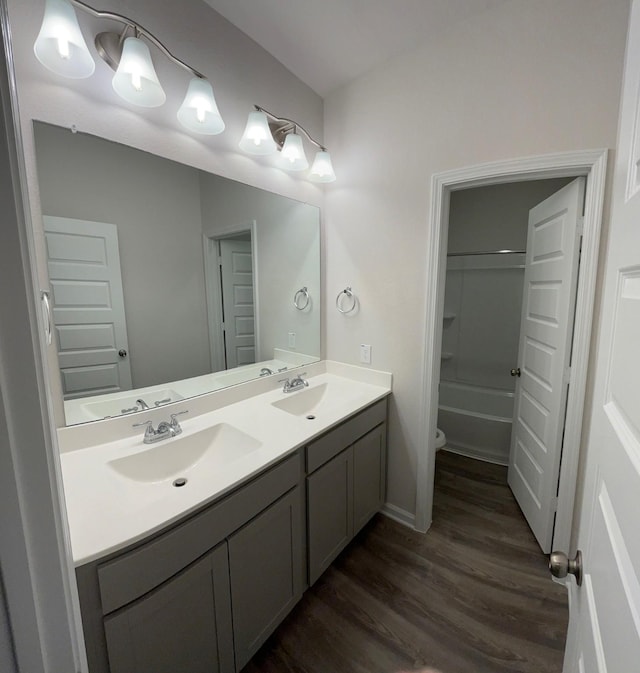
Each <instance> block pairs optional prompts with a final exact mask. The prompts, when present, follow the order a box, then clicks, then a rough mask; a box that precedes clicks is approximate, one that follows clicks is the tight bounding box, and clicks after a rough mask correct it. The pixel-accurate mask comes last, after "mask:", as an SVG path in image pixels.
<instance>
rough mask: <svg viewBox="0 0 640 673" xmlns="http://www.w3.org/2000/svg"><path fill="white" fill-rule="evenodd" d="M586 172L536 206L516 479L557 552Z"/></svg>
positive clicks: (532, 517) (545, 544) (546, 542)
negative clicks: (556, 523)
mask: <svg viewBox="0 0 640 673" xmlns="http://www.w3.org/2000/svg"><path fill="white" fill-rule="evenodd" d="M584 188H585V179H584V178H578V179H577V180H574V181H573V182H572V183H570V184H568V185H566V186H565V187H563V188H562V189H561V190H560V191H558V192H556V193H555V194H553V195H552V196H550V197H549V198H548V199H546V200H545V201H543V202H542V203H540V204H538V205H537V206H536V207H535V208H533V209H532V210H531V212H530V213H529V230H528V236H527V259H526V267H525V276H524V289H523V301H522V319H521V326H520V347H519V354H518V366H519V368H520V370H521V374H522V375H521V378H520V379H519V380H518V383H517V385H516V391H515V404H514V417H513V432H512V437H511V451H510V457H509V477H508V479H509V486H510V487H511V490H512V491H513V493H514V495H515V497H516V500H517V501H518V504H519V505H520V507H521V509H522V511H523V513H524V515H525V517H526V519H527V522H528V523H529V526H530V527H531V529H532V531H533V533H534V535H535V536H536V539H537V540H538V542H539V544H540V546H541V547H542V550H543V551H544V552H550V551H551V539H552V536H553V521H554V517H555V508H556V496H557V492H556V491H557V484H558V474H559V470H560V454H561V451H562V434H563V424H564V412H565V406H566V400H567V386H568V377H567V376H566V370H567V368H568V366H569V358H570V353H571V337H572V333H573V319H574V311H575V296H576V287H577V274H578V262H579V252H580V246H579V242H580V241H579V222H580V220H581V217H582V206H583V201H584Z"/></svg>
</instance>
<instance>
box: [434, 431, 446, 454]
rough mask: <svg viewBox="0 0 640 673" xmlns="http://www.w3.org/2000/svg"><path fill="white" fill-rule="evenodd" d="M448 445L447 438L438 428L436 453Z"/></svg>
mask: <svg viewBox="0 0 640 673" xmlns="http://www.w3.org/2000/svg"><path fill="white" fill-rule="evenodd" d="M446 443H447V437H446V435H445V434H444V432H442V430H440V428H436V451H440V449H441V448H442V447H443V446H444V445H445V444H446Z"/></svg>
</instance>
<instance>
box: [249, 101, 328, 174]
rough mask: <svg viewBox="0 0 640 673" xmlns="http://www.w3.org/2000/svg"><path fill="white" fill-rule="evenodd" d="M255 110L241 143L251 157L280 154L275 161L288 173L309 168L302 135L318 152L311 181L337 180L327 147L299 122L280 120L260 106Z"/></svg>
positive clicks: (311, 172) (312, 168) (251, 113)
mask: <svg viewBox="0 0 640 673" xmlns="http://www.w3.org/2000/svg"><path fill="white" fill-rule="evenodd" d="M254 107H255V110H254V111H253V112H250V113H249V118H248V120H247V125H246V127H245V130H244V134H243V135H242V139H241V140H240V143H239V145H240V149H241V150H243V151H245V152H247V153H248V154H258V155H269V154H275V153H276V152H279V155H278V157H277V159H276V164H277V166H279V167H280V168H282V169H284V170H287V171H303V170H305V169H306V168H308V167H309V162H308V161H307V157H306V155H305V151H304V145H303V143H302V136H304V137H305V138H306V139H307V140H308V141H309V142H310V143H311V144H312V145H314V146H315V147H316V148H317V149H318V151H317V153H316V156H315V159H314V162H313V165H312V166H311V171H310V172H309V180H312V181H313V182H333V181H334V180H335V179H336V174H335V172H334V170H333V166H332V164H331V156H330V155H329V152H328V151H327V148H326V147H324V146H323V145H321V144H320V143H319V142H318V141H317V140H314V139H313V138H312V137H311V135H310V134H309V133H308V132H307V131H306V130H305V129H304V128H303V127H302V126H300V124H298V122H295V121H293V120H292V119H286V118H285V117H277V116H276V115H274V114H272V113H271V112H269V111H268V110H265V109H264V108H262V107H259V106H258V105H255V106H254ZM299 132H301V133H302V135H300V133H299Z"/></svg>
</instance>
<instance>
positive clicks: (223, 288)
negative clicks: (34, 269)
mask: <svg viewBox="0 0 640 673" xmlns="http://www.w3.org/2000/svg"><path fill="white" fill-rule="evenodd" d="M34 134H35V142H36V157H37V168H38V180H39V186H40V198H41V204H42V214H43V226H44V240H45V248H46V254H47V260H46V261H47V269H48V273H49V284H50V304H51V315H52V323H53V337H54V339H55V343H56V348H57V351H58V361H59V368H60V377H61V382H62V390H63V394H64V407H65V417H66V423H67V425H72V424H76V423H84V422H87V421H91V420H98V419H102V418H105V417H111V416H118V415H121V414H129V413H135V412H136V411H140V410H143V409H146V408H147V407H149V408H153V407H155V406H162V405H164V404H167V403H169V402H175V401H178V400H180V399H184V398H186V397H191V396H194V395H199V394H202V393H205V392H209V391H212V390H216V389H220V388H223V387H226V386H229V385H234V384H237V383H241V382H244V381H247V380H250V379H253V378H256V377H259V376H270V375H273V374H281V375H282V372H283V371H285V370H286V369H288V368H291V367H296V366H299V365H304V364H306V363H309V362H313V361H315V360H318V359H319V357H320V213H319V210H318V208H316V207H315V206H310V205H308V204H305V203H300V202H297V201H294V200H292V199H288V198H285V197H283V196H279V195H276V194H271V193H269V192H266V191H263V190H261V189H257V188H255V187H250V186H248V185H244V184H242V183H239V182H235V181H233V180H229V179H226V178H222V177H219V176H216V175H212V174H209V173H206V172H204V171H201V170H198V169H195V168H193V167H190V166H186V165H182V164H179V163H176V162H174V161H170V160H168V159H164V158H162V157H158V156H155V155H153V154H150V153H147V152H143V151H140V150H136V149H133V148H131V147H128V146H126V145H120V144H118V143H114V142H110V141H107V140H104V139H102V138H98V137H95V136H91V135H87V134H82V133H72V132H71V131H70V130H68V129H63V128H60V127H57V126H52V125H50V124H45V123H41V122H34Z"/></svg>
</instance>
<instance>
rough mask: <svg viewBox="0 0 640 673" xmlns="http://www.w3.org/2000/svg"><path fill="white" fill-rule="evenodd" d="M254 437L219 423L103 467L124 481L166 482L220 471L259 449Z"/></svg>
mask: <svg viewBox="0 0 640 673" xmlns="http://www.w3.org/2000/svg"><path fill="white" fill-rule="evenodd" d="M261 445H262V443H261V442H259V441H258V440H257V439H255V438H254V437H251V436H250V435H247V434H246V433H244V432H242V430H238V428H236V427H234V426H233V425H229V424H228V423H220V424H218V425H214V426H212V427H210V428H206V429H204V430H200V431H199V432H195V433H193V434H192V435H186V436H185V435H178V436H177V437H173V438H171V439H163V440H161V441H159V442H158V443H157V444H150V445H149V448H148V449H146V450H145V451H140V452H139V453H135V454H132V455H130V456H125V457H124V458H116V459H115V460H112V461H110V462H109V463H107V464H108V465H109V467H110V468H111V469H112V470H115V471H116V472H117V473H118V474H120V475H121V476H123V477H126V478H127V479H131V480H133V481H140V482H159V481H166V480H167V479H172V478H175V477H184V476H188V475H189V472H190V471H192V470H193V469H194V468H196V466H197V469H198V470H208V469H220V468H222V467H224V465H228V464H229V463H231V462H233V461H235V460H238V459H239V458H242V457H244V456H246V455H247V454H249V453H251V452H252V451H255V450H256V449H258V448H260V446H261Z"/></svg>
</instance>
